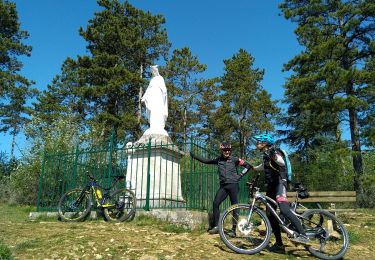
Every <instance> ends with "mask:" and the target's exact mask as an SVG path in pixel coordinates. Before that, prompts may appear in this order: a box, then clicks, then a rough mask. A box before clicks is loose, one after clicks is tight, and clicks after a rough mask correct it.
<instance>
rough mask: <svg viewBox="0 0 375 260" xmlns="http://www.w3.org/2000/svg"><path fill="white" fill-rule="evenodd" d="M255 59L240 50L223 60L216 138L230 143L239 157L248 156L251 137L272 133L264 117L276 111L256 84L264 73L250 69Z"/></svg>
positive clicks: (268, 97) (258, 84) (269, 98)
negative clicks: (219, 136)
mask: <svg viewBox="0 0 375 260" xmlns="http://www.w3.org/2000/svg"><path fill="white" fill-rule="evenodd" d="M254 61H255V59H254V58H253V57H252V56H251V55H250V54H249V53H248V52H246V51H245V50H243V49H240V50H239V52H238V53H237V54H235V55H234V56H233V57H232V58H231V59H228V60H224V64H225V73H224V76H223V77H222V79H221V84H222V86H221V93H222V94H221V95H220V98H219V100H220V106H219V108H218V110H217V112H216V114H215V119H214V120H215V125H216V128H217V131H218V132H217V133H216V134H217V135H219V134H220V135H221V136H222V139H223V140H224V139H226V140H233V144H234V146H235V147H238V148H239V151H240V156H244V155H248V153H249V148H250V146H251V137H252V136H253V135H254V134H255V133H257V132H259V131H262V130H272V129H273V124H272V120H271V121H270V120H269V119H268V118H267V115H271V116H275V115H276V114H277V112H278V108H277V107H276V104H275V102H274V101H272V100H271V95H270V94H269V93H267V92H266V91H265V90H264V89H263V88H262V86H261V85H260V82H261V81H262V79H263V75H264V71H263V70H261V69H258V68H253V66H254Z"/></svg>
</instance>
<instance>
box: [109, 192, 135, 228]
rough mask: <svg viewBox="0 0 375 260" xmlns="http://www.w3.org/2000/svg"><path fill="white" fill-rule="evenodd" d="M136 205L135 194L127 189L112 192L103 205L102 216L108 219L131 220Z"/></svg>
mask: <svg viewBox="0 0 375 260" xmlns="http://www.w3.org/2000/svg"><path fill="white" fill-rule="evenodd" d="M136 205H137V202H136V198H135V195H134V193H133V192H132V191H130V190H128V189H120V190H117V191H115V192H113V193H112V194H111V195H110V196H109V197H108V198H106V200H105V204H104V205H103V209H104V216H105V218H106V219H107V220H108V221H119V222H121V221H125V220H128V219H129V220H132V219H133V218H132V216H134V214H135V207H136Z"/></svg>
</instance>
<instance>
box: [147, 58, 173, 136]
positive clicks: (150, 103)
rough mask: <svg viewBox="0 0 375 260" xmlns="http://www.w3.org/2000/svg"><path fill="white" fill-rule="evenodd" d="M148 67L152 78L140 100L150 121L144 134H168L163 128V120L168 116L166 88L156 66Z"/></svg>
mask: <svg viewBox="0 0 375 260" xmlns="http://www.w3.org/2000/svg"><path fill="white" fill-rule="evenodd" d="M150 68H151V73H152V78H151V80H150V84H149V85H148V87H147V90H146V92H145V94H144V95H143V97H142V102H144V103H145V105H146V109H147V115H148V120H149V123H150V128H149V129H147V130H146V131H145V133H144V135H151V134H157V135H166V136H168V133H167V132H166V131H165V130H164V127H165V121H166V120H167V117H168V99H167V88H166V86H165V83H164V79H163V77H162V76H160V74H159V70H158V66H157V65H154V66H150Z"/></svg>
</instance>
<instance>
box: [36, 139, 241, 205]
mask: <svg viewBox="0 0 375 260" xmlns="http://www.w3.org/2000/svg"><path fill="white" fill-rule="evenodd" d="M189 151H194V153H196V154H198V155H200V156H202V157H205V158H215V157H216V156H218V154H217V151H211V150H209V149H207V148H205V146H204V145H203V144H202V142H199V141H196V140H190V141H188V142H186V143H184V144H180V145H176V144H174V143H172V142H168V141H165V142H163V141H155V140H149V141H148V142H146V143H144V144H131V143H128V144H127V145H124V146H120V145H117V144H115V142H114V141H113V139H111V141H110V142H108V144H105V145H103V146H96V147H93V148H91V149H87V148H86V149H83V148H80V147H79V146H77V147H75V148H74V149H72V151H71V152H69V153H56V154H45V156H44V162H43V170H42V175H41V177H40V182H39V191H38V200H37V209H38V211H55V210H56V209H57V204H58V201H59V199H60V197H61V195H62V194H63V193H64V192H66V191H67V190H69V189H72V188H76V187H83V186H84V185H85V184H86V183H87V182H88V178H87V172H90V174H91V175H93V176H95V178H96V179H97V180H98V182H99V185H101V186H104V187H109V186H110V183H111V181H112V180H113V176H116V175H120V174H121V175H126V181H124V182H123V183H121V184H119V185H121V186H124V187H125V186H127V187H128V188H130V189H132V190H133V191H134V192H135V194H136V196H137V201H138V202H137V207H138V208H143V209H145V210H150V209H156V208H186V209H196V210H206V211H211V210H212V201H213V199H214V196H215V194H216V191H217V190H218V188H219V180H218V174H217V166H216V165H205V164H202V163H200V162H198V161H196V160H193V159H192V158H191V157H190V155H189ZM240 170H241V169H240ZM239 199H240V202H245V201H246V200H247V190H246V188H245V180H242V181H241V183H240V195H239ZM229 204H230V202H229V198H228V199H227V200H226V201H225V202H224V203H223V204H222V206H221V207H222V208H223V209H224V208H226V207H228V206H229Z"/></svg>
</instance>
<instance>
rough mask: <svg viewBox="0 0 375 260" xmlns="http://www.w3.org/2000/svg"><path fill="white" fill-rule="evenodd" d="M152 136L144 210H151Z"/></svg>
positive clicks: (148, 146) (149, 143) (148, 153)
mask: <svg viewBox="0 0 375 260" xmlns="http://www.w3.org/2000/svg"><path fill="white" fill-rule="evenodd" d="M150 170H151V138H150V139H149V140H148V145H147V188H146V205H145V207H144V210H146V211H149V210H150V186H151V184H150V182H151V173H150Z"/></svg>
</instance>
